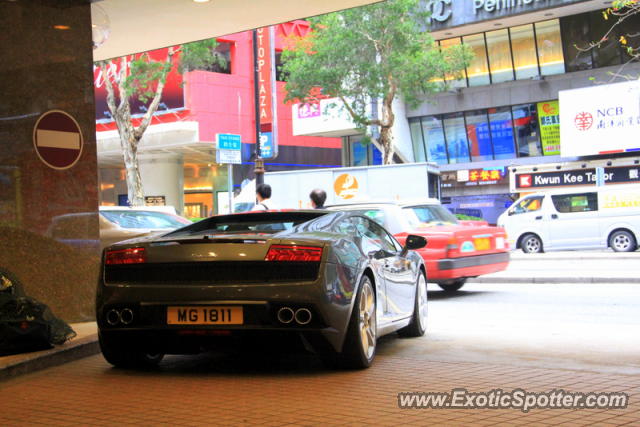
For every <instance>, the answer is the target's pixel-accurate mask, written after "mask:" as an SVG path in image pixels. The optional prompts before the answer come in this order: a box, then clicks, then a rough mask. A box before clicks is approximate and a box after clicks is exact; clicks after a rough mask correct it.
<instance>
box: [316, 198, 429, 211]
mask: <svg viewBox="0 0 640 427" xmlns="http://www.w3.org/2000/svg"><path fill="white" fill-rule="evenodd" d="M440 204H441V203H440V201H439V200H438V199H434V198H431V197H423V198H413V199H400V200H393V199H369V200H355V201H352V202H345V203H335V204H332V205H327V206H326V207H327V208H341V207H354V208H356V207H371V206H376V205H391V206H400V207H406V206H418V205H440Z"/></svg>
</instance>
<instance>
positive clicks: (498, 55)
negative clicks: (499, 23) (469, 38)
mask: <svg viewBox="0 0 640 427" xmlns="http://www.w3.org/2000/svg"><path fill="white" fill-rule="evenodd" d="M486 36H487V49H488V51H489V69H490V70H491V82H492V83H500V82H506V81H509V80H513V62H512V61H511V48H510V46H509V31H508V30H507V29H506V28H505V29H504V30H496V31H490V32H488V33H486Z"/></svg>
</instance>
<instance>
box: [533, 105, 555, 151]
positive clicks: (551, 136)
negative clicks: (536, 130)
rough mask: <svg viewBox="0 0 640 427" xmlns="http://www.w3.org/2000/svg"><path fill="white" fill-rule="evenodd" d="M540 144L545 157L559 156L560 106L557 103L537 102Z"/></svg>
mask: <svg viewBox="0 0 640 427" xmlns="http://www.w3.org/2000/svg"><path fill="white" fill-rule="evenodd" d="M538 117H539V118H540V142H542V152H543V153H544V155H545V156H553V155H557V154H560V105H559V103H558V101H549V102H538Z"/></svg>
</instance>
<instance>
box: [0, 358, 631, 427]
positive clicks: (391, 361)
mask: <svg viewBox="0 0 640 427" xmlns="http://www.w3.org/2000/svg"><path fill="white" fill-rule="evenodd" d="M457 387H465V388H468V389H469V390H471V391H489V390H491V389H494V388H503V389H508V390H511V389H514V388H519V387H520V388H524V389H526V390H527V391H550V390H552V389H555V388H562V389H565V390H568V391H576V392H590V391H598V392H601V391H623V392H628V393H630V394H631V399H630V405H629V407H628V408H627V409H619V410H598V409H590V410H587V409H583V410H565V409H546V410H536V409H534V410H531V411H530V412H529V413H527V414H524V413H522V412H521V411H519V410H515V409H511V410H502V409H501V410H497V409H483V410H477V409H465V410H458V409H456V410H454V409H399V408H398V407H397V393H398V392H400V391H423V392H426V391H442V392H448V391H450V390H451V389H452V388H457ZM639 399H640V376H631V375H627V376H624V375H611V374H603V373H593V372H587V371H571V370H560V369H544V368H528V367H522V366H512V365H501V366H499V365H492V364H486V363H467V362H463V363H458V362H433V361H431V362H428V363H425V361H424V360H420V359H418V358H412V357H406V356H398V355H380V356H379V357H378V358H377V359H376V362H375V364H374V366H373V367H372V368H370V369H368V370H364V371H331V370H326V369H324V368H323V367H322V366H321V365H320V364H319V363H318V362H317V360H316V359H315V358H313V357H311V356H305V355H295V356H282V357H280V358H271V357H266V358H262V357H258V356H254V357H252V358H245V359H242V358H236V357H233V356H228V355H226V356H224V355H223V356H220V355H217V356H216V355H201V356H194V357H171V358H168V359H167V360H166V362H163V364H162V365H161V367H160V369H159V370H157V371H147V372H132V371H122V370H117V369H112V368H111V367H110V365H108V364H107V363H106V362H105V361H104V360H103V359H102V357H101V356H100V355H98V356H93V357H89V358H86V359H82V360H80V361H76V362H73V363H68V364H66V365H62V366H58V367H55V368H50V369H47V370H44V371H39V372H34V373H31V374H28V375H24V376H19V377H16V378H12V379H9V380H6V381H3V382H0V425H2V426H22V425H25V426H26V425H29V426H32V425H49V426H72V425H73V426H75V425H91V426H110V425H116V424H118V425H172V426H203V425H267V426H268V425H273V426H276V425H277V426H281V425H287V424H289V425H308V426H317V425H323V426H324V425H376V426H379V425H399V424H401V425H416V426H418V425H420V426H422V425H437V424H442V425H468V424H472V425H479V426H489V425H497V424H508V425H568V426H574V425H575V426H579V425H593V424H596V425H640V401H639Z"/></svg>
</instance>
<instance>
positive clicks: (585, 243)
mask: <svg viewBox="0 0 640 427" xmlns="http://www.w3.org/2000/svg"><path fill="white" fill-rule="evenodd" d="M498 224H499V225H502V226H503V227H505V229H506V230H507V235H508V236H509V242H510V243H511V245H512V246H513V247H515V248H520V249H522V251H523V252H526V253H538V252H544V251H553V250H566V249H604V248H607V247H610V248H611V249H613V250H614V251H616V252H632V251H635V250H636V249H637V248H638V241H640V240H639V239H640V185H637V184H633V185H609V186H603V187H593V188H590V189H587V188H577V189H576V188H573V189H563V190H553V191H548V192H539V193H532V194H528V195H526V196H524V197H521V198H520V199H518V200H517V201H516V202H515V203H514V204H513V205H512V206H511V207H510V208H509V209H508V210H507V211H506V212H504V213H503V214H502V215H501V216H500V217H499V218H498Z"/></svg>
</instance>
